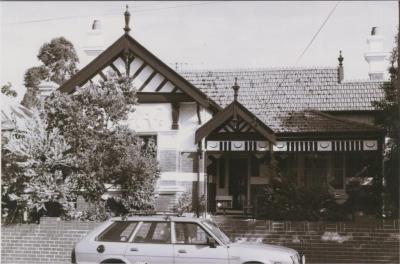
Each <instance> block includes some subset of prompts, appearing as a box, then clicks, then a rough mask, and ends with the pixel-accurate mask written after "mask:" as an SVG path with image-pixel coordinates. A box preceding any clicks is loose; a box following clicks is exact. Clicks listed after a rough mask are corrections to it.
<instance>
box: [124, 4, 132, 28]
mask: <svg viewBox="0 0 400 264" xmlns="http://www.w3.org/2000/svg"><path fill="white" fill-rule="evenodd" d="M128 9H129V6H128V5H126V11H125V13H124V16H125V27H124V31H125V34H129V31H131V29H130V28H129V20H130V18H131V14H130V13H129V10H128Z"/></svg>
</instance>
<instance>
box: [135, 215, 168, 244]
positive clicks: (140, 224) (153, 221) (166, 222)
mask: <svg viewBox="0 0 400 264" xmlns="http://www.w3.org/2000/svg"><path fill="white" fill-rule="evenodd" d="M144 223H152V224H153V223H157V224H158V223H165V224H167V225H168V224H169V231H170V234H169V235H170V238H169V240H170V241H169V243H152V242H147V241H146V242H135V241H134V240H135V237H136V235H137V232H138V231H139V230H140V228H141V227H142V225H143V224H144ZM152 235H154V231H153V234H152ZM129 242H130V243H132V244H139V245H140V244H148V245H172V244H173V238H172V224H171V222H170V221H162V220H147V221H139V224H138V226H137V227H136V230H135V232H134V234H133V235H132V237H131V239H130V240H129Z"/></svg>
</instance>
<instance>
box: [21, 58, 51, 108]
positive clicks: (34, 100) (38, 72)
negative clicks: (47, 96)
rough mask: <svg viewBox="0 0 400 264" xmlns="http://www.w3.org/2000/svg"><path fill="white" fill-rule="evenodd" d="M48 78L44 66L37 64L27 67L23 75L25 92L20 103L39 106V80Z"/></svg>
mask: <svg viewBox="0 0 400 264" xmlns="http://www.w3.org/2000/svg"><path fill="white" fill-rule="evenodd" d="M47 78H49V72H48V70H47V68H46V67H45V66H43V65H42V66H37V67H32V68H29V69H28V70H27V71H26V72H25V75H24V85H25V87H26V89H27V90H26V93H25V95H24V98H23V99H22V102H21V104H22V105H23V106H25V107H28V108H34V107H38V106H39V99H38V97H37V96H38V92H39V84H40V82H41V81H43V80H45V79H47Z"/></svg>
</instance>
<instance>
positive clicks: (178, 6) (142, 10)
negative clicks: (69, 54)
mask: <svg viewBox="0 0 400 264" xmlns="http://www.w3.org/2000/svg"><path fill="white" fill-rule="evenodd" d="M224 2H229V1H218V2H217V1H210V2H203V3H195V4H187V5H176V6H167V7H160V8H149V9H139V10H132V11H131V13H134V14H135V13H145V12H153V11H160V10H167V9H176V8H183V7H190V6H200V5H210V4H220V3H224ZM142 7H144V6H142ZM121 14H122V13H121V12H111V13H104V14H101V15H97V16H114V15H121ZM93 16H94V15H80V16H65V17H53V18H45V19H33V20H26V21H19V22H10V23H4V25H21V24H28V23H39V22H48V21H55V20H66V19H73V18H84V17H93Z"/></svg>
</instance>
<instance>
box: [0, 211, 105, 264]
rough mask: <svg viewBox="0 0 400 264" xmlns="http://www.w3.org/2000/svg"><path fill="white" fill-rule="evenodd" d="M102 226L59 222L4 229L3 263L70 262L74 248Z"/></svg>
mask: <svg viewBox="0 0 400 264" xmlns="http://www.w3.org/2000/svg"><path fill="white" fill-rule="evenodd" d="M98 224H99V223H95V222H78V221H70V222H66V221H57V218H56V217H43V218H42V219H41V221H40V224H20V225H12V226H2V227H1V263H54V264H56V263H70V261H71V250H72V248H73V245H74V244H75V243H76V242H77V241H79V240H80V239H81V238H82V237H83V236H85V235H86V234H87V233H88V232H89V231H90V230H92V229H94V228H95V227H96V226H97V225H98Z"/></svg>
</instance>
